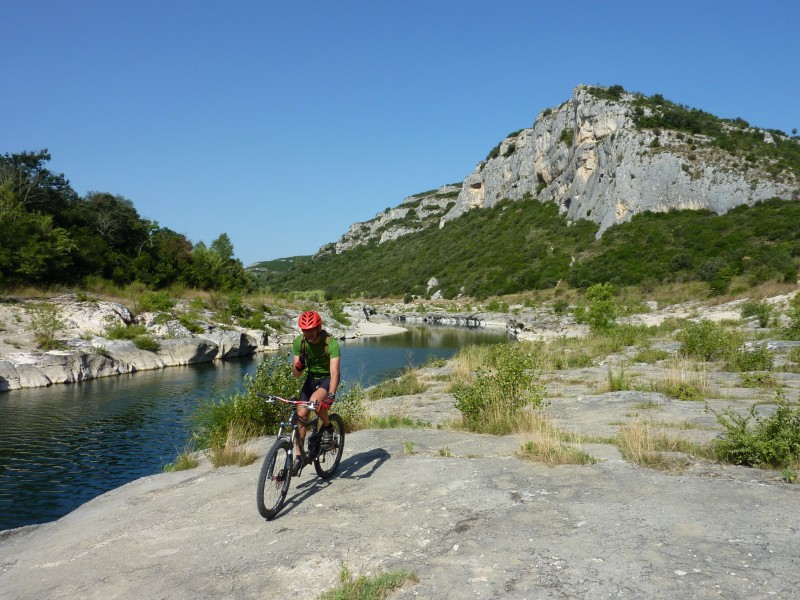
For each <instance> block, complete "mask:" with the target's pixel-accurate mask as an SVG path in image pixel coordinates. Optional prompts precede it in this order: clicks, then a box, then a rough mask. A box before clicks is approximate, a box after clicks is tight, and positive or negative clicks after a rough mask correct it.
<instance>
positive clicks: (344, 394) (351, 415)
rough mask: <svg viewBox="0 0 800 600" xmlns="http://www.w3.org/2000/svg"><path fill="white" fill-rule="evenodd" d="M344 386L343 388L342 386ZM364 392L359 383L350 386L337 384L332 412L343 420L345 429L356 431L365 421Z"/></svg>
mask: <svg viewBox="0 0 800 600" xmlns="http://www.w3.org/2000/svg"><path fill="white" fill-rule="evenodd" d="M343 387H345V389H344V390H342V388H343ZM365 398H366V392H364V389H363V388H362V387H361V385H360V384H355V385H353V386H352V387H346V386H339V389H338V390H337V393H336V402H335V403H334V405H333V412H335V413H336V414H338V415H339V416H340V417H342V419H343V420H344V428H345V431H347V432H350V431H356V430H357V429H361V427H362V426H363V423H364V422H365V421H366V410H365V408H364V399H365Z"/></svg>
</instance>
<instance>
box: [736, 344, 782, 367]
mask: <svg viewBox="0 0 800 600" xmlns="http://www.w3.org/2000/svg"><path fill="white" fill-rule="evenodd" d="M727 358H728V363H727V365H726V369H727V370H728V371H770V370H772V365H773V358H772V353H771V352H770V351H769V350H768V349H767V345H766V344H756V345H755V346H754V347H753V348H751V349H749V350H748V349H745V348H735V349H732V350H731V351H730V352H729V353H728V355H727Z"/></svg>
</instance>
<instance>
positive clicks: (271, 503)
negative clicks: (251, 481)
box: [256, 438, 292, 519]
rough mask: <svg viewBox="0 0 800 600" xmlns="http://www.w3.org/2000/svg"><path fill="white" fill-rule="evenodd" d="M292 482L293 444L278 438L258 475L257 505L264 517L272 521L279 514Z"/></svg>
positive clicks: (285, 439)
mask: <svg viewBox="0 0 800 600" xmlns="http://www.w3.org/2000/svg"><path fill="white" fill-rule="evenodd" d="M291 480H292V443H291V441H290V440H288V439H287V438H278V440H276V442H275V443H274V444H273V445H272V448H270V449H269V452H267V455H266V456H265V457H264V464H263V465H261V472H260V473H259V475H258V491H257V495H256V504H257V505H258V512H259V514H260V515H261V516H262V517H264V518H265V519H271V518H273V517H274V516H275V515H277V514H278V511H279V510H280V509H281V507H282V506H283V502H284V500H286V493H287V492H288V491H289V482H290V481H291Z"/></svg>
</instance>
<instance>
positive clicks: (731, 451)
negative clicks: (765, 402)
mask: <svg viewBox="0 0 800 600" xmlns="http://www.w3.org/2000/svg"><path fill="white" fill-rule="evenodd" d="M778 399H779V403H778V407H777V410H776V411H775V413H774V414H772V415H770V416H762V415H759V414H758V413H757V412H756V405H753V406H752V407H751V408H750V412H749V413H748V414H747V415H745V416H742V415H740V414H738V413H735V412H733V411H731V410H727V411H723V412H722V413H718V414H716V417H717V421H719V423H720V424H721V425H722V426H723V427H725V430H726V431H725V433H724V434H723V438H722V439H720V440H716V442H715V445H714V447H715V450H716V452H717V455H718V456H719V458H720V459H721V460H724V461H726V462H729V463H733V464H735V465H746V466H767V467H772V468H775V469H783V468H788V467H792V466H795V467H796V466H797V465H798V462H800V408H796V407H795V408H792V407H790V406H789V405H788V404H786V403H785V402H784V401H783V399H782V398H781V396H780V395H779V394H778ZM751 421H752V426H751Z"/></svg>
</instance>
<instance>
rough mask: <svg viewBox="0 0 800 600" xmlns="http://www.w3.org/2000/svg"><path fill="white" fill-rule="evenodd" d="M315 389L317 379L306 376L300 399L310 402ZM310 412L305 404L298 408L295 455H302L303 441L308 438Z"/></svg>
mask: <svg viewBox="0 0 800 600" xmlns="http://www.w3.org/2000/svg"><path fill="white" fill-rule="evenodd" d="M315 390H316V383H315V380H314V379H313V378H311V377H306V380H305V382H304V383H303V388H302V389H301V390H300V400H301V401H302V402H308V401H309V400H310V399H311V397H312V396H313V394H314V392H315ZM308 413H309V410H308V409H307V408H306V407H305V406H300V407H298V408H297V416H298V417H299V419H298V422H297V438H296V439H295V441H294V442H295V443H294V451H295V456H300V448H302V447H303V442H304V441H305V439H306V419H307V418H308Z"/></svg>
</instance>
